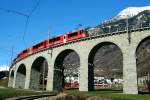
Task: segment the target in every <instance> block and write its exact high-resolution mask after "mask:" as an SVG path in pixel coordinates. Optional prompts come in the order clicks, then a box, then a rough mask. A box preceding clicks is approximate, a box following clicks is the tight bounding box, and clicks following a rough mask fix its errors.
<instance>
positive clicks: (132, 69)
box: [123, 44, 138, 94]
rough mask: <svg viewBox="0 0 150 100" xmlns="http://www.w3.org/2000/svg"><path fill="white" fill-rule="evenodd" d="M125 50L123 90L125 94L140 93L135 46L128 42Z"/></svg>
mask: <svg viewBox="0 0 150 100" xmlns="http://www.w3.org/2000/svg"><path fill="white" fill-rule="evenodd" d="M124 48H126V49H124V52H123V80H124V84H123V92H124V93H125V94H138V86H137V71H136V57H135V48H134V46H132V45H130V44H128V46H125V47H124Z"/></svg>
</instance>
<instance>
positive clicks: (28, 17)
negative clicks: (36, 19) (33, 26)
mask: <svg viewBox="0 0 150 100" xmlns="http://www.w3.org/2000/svg"><path fill="white" fill-rule="evenodd" d="M39 4H40V0H38V1H37V3H36V5H35V6H34V7H33V9H32V10H31V12H30V13H29V14H28V16H26V18H27V19H26V22H25V28H24V33H23V37H22V39H23V42H24V45H25V47H27V45H26V41H25V35H26V33H27V29H28V25H29V20H30V17H31V16H32V14H33V12H34V11H35V10H36V9H37V7H38V6H39Z"/></svg>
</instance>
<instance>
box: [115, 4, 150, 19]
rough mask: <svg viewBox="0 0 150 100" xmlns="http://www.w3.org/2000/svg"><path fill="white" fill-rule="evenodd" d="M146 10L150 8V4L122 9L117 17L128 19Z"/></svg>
mask: <svg viewBox="0 0 150 100" xmlns="http://www.w3.org/2000/svg"><path fill="white" fill-rule="evenodd" d="M144 10H150V6H145V7H128V8H126V9H124V10H122V11H121V12H120V13H119V14H118V15H117V16H116V17H118V18H119V19H126V18H130V17H133V16H135V15H137V14H139V13H140V12H142V11H144Z"/></svg>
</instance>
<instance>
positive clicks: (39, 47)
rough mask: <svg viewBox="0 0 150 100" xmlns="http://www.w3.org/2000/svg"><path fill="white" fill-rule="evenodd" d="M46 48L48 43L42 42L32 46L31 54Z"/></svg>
mask: <svg viewBox="0 0 150 100" xmlns="http://www.w3.org/2000/svg"><path fill="white" fill-rule="evenodd" d="M47 46H48V41H47V40H44V41H42V42H40V43H38V44H36V45H34V46H32V53H34V52H37V51H40V50H42V49H44V48H46V47H47Z"/></svg>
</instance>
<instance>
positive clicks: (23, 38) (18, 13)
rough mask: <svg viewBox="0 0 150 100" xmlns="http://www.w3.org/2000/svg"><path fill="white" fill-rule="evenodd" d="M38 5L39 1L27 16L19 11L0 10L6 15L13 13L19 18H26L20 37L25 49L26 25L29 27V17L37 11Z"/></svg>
mask: <svg viewBox="0 0 150 100" xmlns="http://www.w3.org/2000/svg"><path fill="white" fill-rule="evenodd" d="M39 4H40V0H38V1H37V3H36V5H35V6H34V7H33V9H32V10H31V12H30V13H29V14H25V13H22V12H19V11H16V10H11V9H5V8H0V10H2V11H5V12H8V13H15V14H17V15H21V16H24V17H26V22H25V27H24V32H23V37H22V40H23V42H24V45H25V47H27V45H26V41H25V35H26V33H27V28H28V25H29V19H30V17H31V15H32V14H33V13H34V11H35V10H36V9H37V7H38V6H39Z"/></svg>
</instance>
